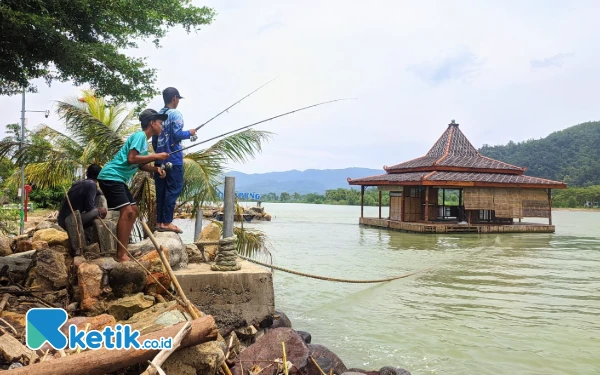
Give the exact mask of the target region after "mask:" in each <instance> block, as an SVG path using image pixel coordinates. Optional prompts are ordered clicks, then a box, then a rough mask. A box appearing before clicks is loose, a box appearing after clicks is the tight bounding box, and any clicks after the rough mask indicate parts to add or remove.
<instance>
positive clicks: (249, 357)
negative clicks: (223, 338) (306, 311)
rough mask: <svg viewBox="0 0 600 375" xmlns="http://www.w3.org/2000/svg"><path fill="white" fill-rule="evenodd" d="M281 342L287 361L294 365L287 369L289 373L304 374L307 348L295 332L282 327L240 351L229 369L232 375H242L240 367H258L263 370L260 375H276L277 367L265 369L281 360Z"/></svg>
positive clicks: (306, 363)
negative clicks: (278, 359)
mask: <svg viewBox="0 0 600 375" xmlns="http://www.w3.org/2000/svg"><path fill="white" fill-rule="evenodd" d="M282 342H284V343H285V350H286V356H287V360H288V361H290V362H291V363H293V364H294V367H292V368H291V369H289V373H290V374H297V373H298V370H300V371H303V372H304V371H305V369H306V366H307V365H308V353H309V351H308V347H307V346H306V344H305V343H304V340H303V339H302V337H300V335H298V333H296V331H294V330H293V329H291V328H285V327H283V328H275V329H273V330H270V331H269V332H267V333H266V334H265V335H264V336H263V337H261V338H260V339H258V340H256V342H255V343H254V344H252V345H250V346H249V347H248V348H246V350H244V351H242V353H241V354H240V355H239V357H238V358H237V359H236V362H235V363H236V364H235V366H234V367H233V368H232V369H231V371H232V373H233V374H234V375H242V367H243V368H244V369H250V368H252V367H254V366H259V367H261V368H263V369H264V371H263V372H261V374H263V375H276V374H277V367H274V366H271V367H269V368H266V367H267V366H268V364H269V363H270V362H271V361H273V360H275V359H277V358H282V354H283V353H282V346H281V343H282ZM240 363H241V365H240Z"/></svg>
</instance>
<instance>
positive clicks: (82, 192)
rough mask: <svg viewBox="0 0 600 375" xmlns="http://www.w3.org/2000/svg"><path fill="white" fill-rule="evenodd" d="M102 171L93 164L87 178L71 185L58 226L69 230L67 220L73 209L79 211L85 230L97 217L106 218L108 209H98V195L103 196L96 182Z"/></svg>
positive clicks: (87, 172) (59, 213)
mask: <svg viewBox="0 0 600 375" xmlns="http://www.w3.org/2000/svg"><path fill="white" fill-rule="evenodd" d="M101 170H102V167H100V166H99V165H98V164H91V165H90V166H89V167H88V168H87V171H86V172H85V175H86V177H87V178H86V179H85V180H79V181H77V182H75V183H73V185H71V188H70V189H69V191H68V192H67V196H68V197H69V199H68V200H67V198H66V197H65V199H63V202H62V206H61V208H60V211H59V212H58V218H57V222H58V225H60V227H61V228H63V229H64V230H67V223H66V220H67V218H68V217H69V216H71V215H72V213H71V207H72V208H73V211H79V213H80V214H81V224H82V225H83V228H84V229H85V228H88V227H90V226H92V224H93V223H94V219H96V218H97V217H101V218H105V217H106V213H107V211H106V208H104V207H99V208H96V195H98V194H101V192H100V191H99V190H98V187H97V186H96V181H97V180H98V174H99V173H100V171H101ZM69 203H70V205H69ZM88 241H89V239H88Z"/></svg>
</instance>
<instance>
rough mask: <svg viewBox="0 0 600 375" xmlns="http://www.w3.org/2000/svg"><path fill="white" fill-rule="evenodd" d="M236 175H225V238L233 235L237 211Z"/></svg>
mask: <svg viewBox="0 0 600 375" xmlns="http://www.w3.org/2000/svg"><path fill="white" fill-rule="evenodd" d="M234 195H235V177H225V197H224V198H223V238H228V237H232V236H233V220H234V211H235V199H234Z"/></svg>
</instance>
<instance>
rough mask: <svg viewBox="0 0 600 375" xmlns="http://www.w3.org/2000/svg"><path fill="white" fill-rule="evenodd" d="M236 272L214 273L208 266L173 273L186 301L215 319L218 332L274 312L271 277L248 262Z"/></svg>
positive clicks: (256, 320)
mask: <svg viewBox="0 0 600 375" xmlns="http://www.w3.org/2000/svg"><path fill="white" fill-rule="evenodd" d="M238 261H239V262H240V263H241V265H242V269H241V270H239V271H230V272H217V271H212V270H211V269H210V263H190V264H189V265H188V266H187V267H186V268H182V269H179V270H176V271H174V272H175V275H176V277H177V280H179V283H180V284H181V288H182V289H183V291H184V293H185V294H186V296H187V298H188V299H189V300H190V301H191V302H192V303H194V304H195V305H196V306H198V308H199V309H200V310H201V311H202V312H204V313H206V314H209V315H212V316H214V318H215V321H216V322H217V325H218V326H219V328H223V327H237V326H240V325H241V324H242V322H244V321H245V322H246V324H256V323H260V322H261V321H263V320H264V319H265V318H267V317H269V316H271V315H272V314H273V312H274V310H275V293H274V291H273V275H272V274H271V272H270V271H268V270H266V269H264V268H262V267H260V266H257V265H255V264H253V263H250V262H247V261H242V260H239V259H238Z"/></svg>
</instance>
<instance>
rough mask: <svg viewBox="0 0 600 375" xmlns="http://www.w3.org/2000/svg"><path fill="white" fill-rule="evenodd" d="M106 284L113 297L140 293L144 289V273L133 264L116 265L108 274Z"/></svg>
mask: <svg viewBox="0 0 600 375" xmlns="http://www.w3.org/2000/svg"><path fill="white" fill-rule="evenodd" d="M108 283H109V285H110V287H111V289H112V292H113V294H114V295H115V297H123V296H125V295H128V294H135V293H138V292H142V291H144V288H145V287H146V271H144V269H143V268H142V267H140V266H139V265H137V264H136V263H134V262H123V263H117V264H116V265H114V267H113V268H112V270H110V273H109V274H108Z"/></svg>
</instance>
